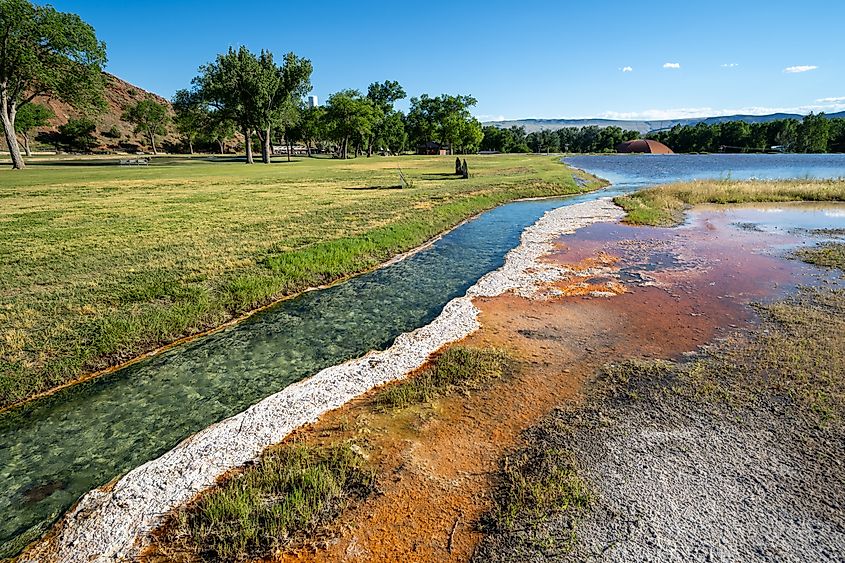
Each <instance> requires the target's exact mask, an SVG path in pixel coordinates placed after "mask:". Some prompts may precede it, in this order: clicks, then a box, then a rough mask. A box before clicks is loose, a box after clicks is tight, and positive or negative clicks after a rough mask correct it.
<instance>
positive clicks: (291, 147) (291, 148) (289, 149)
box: [285, 137, 293, 162]
mask: <svg viewBox="0 0 845 563" xmlns="http://www.w3.org/2000/svg"><path fill="white" fill-rule="evenodd" d="M285 140H286V141H287V142H288V162H290V153H291V151H292V150H293V144H292V143H291V142H290V137H288V138H287V139H285Z"/></svg>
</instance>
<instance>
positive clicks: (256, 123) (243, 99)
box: [193, 46, 312, 163]
mask: <svg viewBox="0 0 845 563" xmlns="http://www.w3.org/2000/svg"><path fill="white" fill-rule="evenodd" d="M311 72H312V66H311V62H310V61H309V60H308V59H304V58H301V57H297V56H296V55H295V54H294V53H288V54H286V55H285V57H284V62H283V64H282V65H281V66H279V65H277V64H276V63H275V61H274V58H273V54H272V53H271V52H269V51H263V50H262V51H261V53H260V54H259V55H255V54H254V53H252V52H251V51H250V50H249V49H247V48H246V47H243V46H241V47H239V48H238V49H237V50H235V49H233V48H231V47H230V48H229V50H228V51H227V52H226V53H224V54H220V55H218V56H217V59H216V60H215V61H214V62H212V63H209V64H207V65H203V66H201V67H200V75H199V76H197V77H196V78H195V79H194V81H193V83H194V87H195V88H196V91H197V93H198V95H199V96H200V98H201V99H202V100H203V101H204V102H205V103H206V104H208V105H210V106H211V107H213V108H214V109H215V110H216V111H218V112H220V117H222V118H225V119H226V120H228V121H231V122H233V123H235V124H236V126H237V127H238V129H239V130H240V131H241V133H242V134H243V136H244V139H245V143H246V161H247V163H252V162H253V157H252V134H253V133H254V132H255V133H257V134H258V136H259V138H260V139H261V142H262V144H261V147H262V158H263V161H264V162H268V163H269V162H270V153H271V137H272V132H273V129H274V128H279V127H281V128H283V129H284V128H286V127H289V126H291V125H292V124H293V123H295V121H296V119H297V116H298V112H299V109H300V106H301V97H302V96H303V95H305V93H307V92H308V90H310V89H311V83H310V79H311Z"/></svg>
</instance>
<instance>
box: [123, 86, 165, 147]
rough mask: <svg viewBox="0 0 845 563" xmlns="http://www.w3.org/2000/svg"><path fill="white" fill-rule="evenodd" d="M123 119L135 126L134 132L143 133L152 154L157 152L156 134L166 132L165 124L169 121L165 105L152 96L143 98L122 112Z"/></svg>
mask: <svg viewBox="0 0 845 563" xmlns="http://www.w3.org/2000/svg"><path fill="white" fill-rule="evenodd" d="M123 119H124V120H126V121H128V122H129V123H131V124H132V125H134V126H135V133H141V134H143V135H145V136H146V137H147V139H148V140H149V142H150V148H151V149H152V151H153V154H158V150H157V149H156V135H164V134H165V133H167V124H168V123H169V122H170V116H169V115H168V114H167V106H166V105H164V104H162V103H159V102H157V101H155V100H153V99H152V98H144V99H142V100H138V101H137V102H135V103H134V104H133V105H131V106H129V107H128V108H127V109H126V111H125V112H123Z"/></svg>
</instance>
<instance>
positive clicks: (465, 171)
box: [461, 159, 469, 180]
mask: <svg viewBox="0 0 845 563" xmlns="http://www.w3.org/2000/svg"><path fill="white" fill-rule="evenodd" d="M461 175H462V176H463V178H464V180H466V179H467V178H469V168H467V159H464V165H463V166H462V167H461Z"/></svg>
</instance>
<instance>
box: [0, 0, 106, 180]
mask: <svg viewBox="0 0 845 563" xmlns="http://www.w3.org/2000/svg"><path fill="white" fill-rule="evenodd" d="M0 38H2V40H0V120H2V123H3V131H4V133H5V137H6V144H7V145H8V147H9V153H10V154H11V157H12V168H16V169H21V168H24V167H25V166H26V165H25V163H24V160H23V157H22V156H21V153H20V149H19V148H18V144H17V140H16V138H15V120H16V118H17V114H18V111H19V110H20V109H21V108H22V107H24V106H26V105H27V104H30V103H32V102H33V101H34V100H35V99H36V98H37V97H38V96H51V97H54V98H57V99H60V100H63V101H65V102H67V103H69V104H71V105H74V106H76V107H84V106H88V105H101V104H102V90H103V80H102V67H103V65H104V64H105V62H106V46H105V44H104V43H102V42H101V41H98V40H97V36H96V34H95V33H94V28H92V27H91V26H90V25H88V24H87V23H85V22H84V21H82V19H81V18H80V17H79V16H77V15H76V14H69V13H64V12H59V11H56V10H55V9H54V8H52V7H51V6H49V5H48V6H35V5H33V4H32V3H31V2H29V1H28V0H0Z"/></svg>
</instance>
